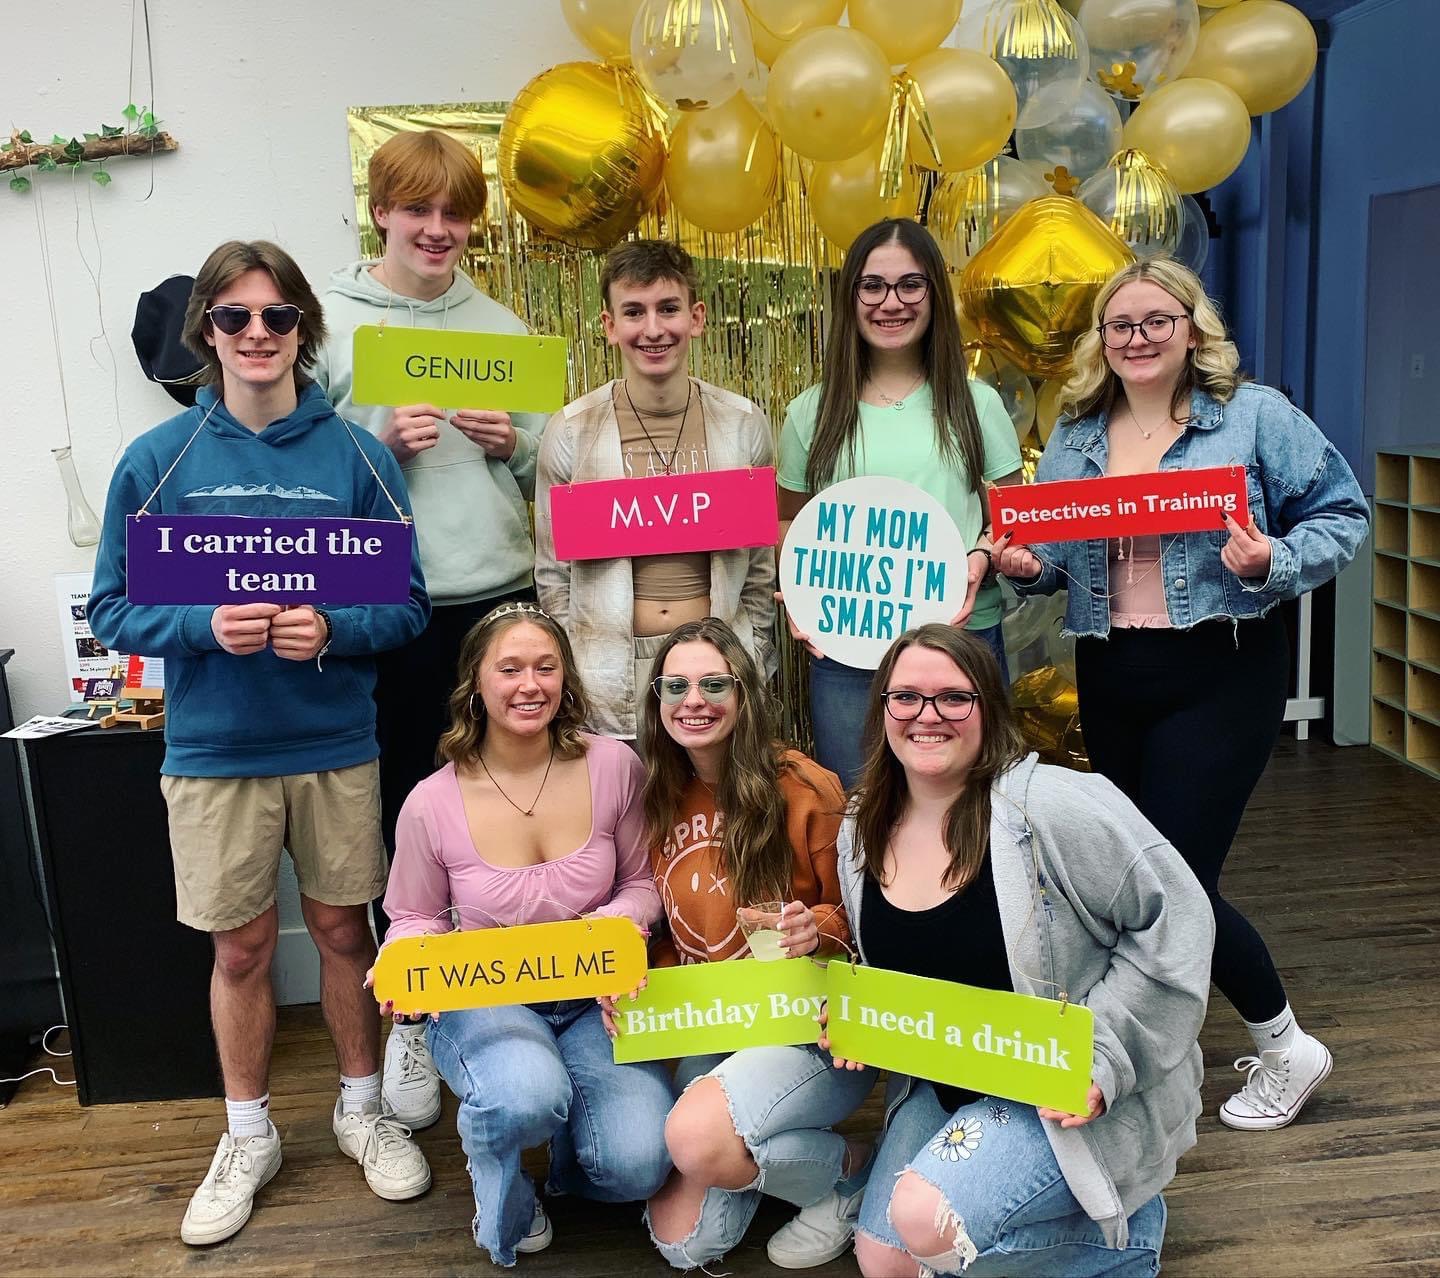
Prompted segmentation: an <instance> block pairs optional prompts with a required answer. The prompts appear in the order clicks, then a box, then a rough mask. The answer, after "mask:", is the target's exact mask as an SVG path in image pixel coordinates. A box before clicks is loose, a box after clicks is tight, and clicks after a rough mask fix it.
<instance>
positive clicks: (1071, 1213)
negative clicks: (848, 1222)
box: [858, 1080, 1165, 1278]
mask: <svg viewBox="0 0 1440 1278" xmlns="http://www.w3.org/2000/svg"><path fill="white" fill-rule="evenodd" d="M1041 1122H1042V1120H1041V1118H1040V1116H1039V1115H1038V1114H1036V1112H1035V1109H1034V1107H1033V1106H1031V1105H1020V1104H1017V1103H1016V1102H1014V1101H1006V1100H997V1099H994V1098H992V1097H988V1096H987V1097H982V1098H981V1099H980V1100H978V1101H975V1102H974V1103H973V1104H970V1105H963V1106H961V1108H959V1109H958V1110H956V1111H955V1113H954V1114H947V1113H946V1111H945V1110H944V1109H943V1108H942V1107H941V1105H940V1102H939V1100H937V1099H936V1096H935V1089H934V1088H933V1087H931V1086H930V1084H929V1083H924V1082H920V1081H918V1080H917V1081H916V1083H915V1085H914V1087H913V1088H912V1089H911V1092H910V1094H909V1096H907V1097H906V1098H905V1100H904V1101H903V1102H902V1103H901V1105H900V1108H899V1109H898V1110H896V1112H895V1114H894V1116H893V1117H892V1118H891V1120H890V1125H889V1126H888V1127H887V1128H886V1130H885V1137H884V1140H883V1141H882V1143H881V1145H880V1150H879V1152H878V1153H877V1154H876V1156H875V1162H874V1165H873V1166H872V1168H871V1171H870V1183H869V1186H868V1187H867V1189H866V1191H865V1200H864V1202H863V1203H862V1204H861V1206H860V1222H859V1226H858V1232H859V1233H861V1234H865V1235H867V1236H868V1237H870V1238H873V1239H874V1240H875V1241H877V1242H881V1243H884V1244H885V1245H886V1246H889V1247H895V1248H897V1249H899V1250H900V1251H904V1250H905V1249H906V1248H905V1244H904V1243H903V1242H901V1241H900V1238H899V1236H898V1235H897V1234H896V1232H895V1229H894V1227H893V1226H892V1225H891V1223H890V1195H891V1193H892V1192H893V1191H894V1187H895V1182H896V1180H897V1179H898V1178H899V1177H900V1176H901V1175H902V1174H903V1173H904V1172H907V1171H913V1172H914V1173H915V1174H916V1175H917V1176H919V1177H920V1178H921V1179H922V1180H923V1181H925V1183H926V1184H928V1185H933V1186H934V1187H935V1188H936V1189H938V1190H939V1191H940V1194H941V1197H942V1198H943V1199H944V1205H947V1206H948V1207H949V1209H950V1210H949V1212H948V1213H946V1214H945V1220H937V1222H936V1227H937V1228H939V1229H943V1226H944V1224H945V1223H955V1224H956V1225H957V1226H958V1232H957V1234H956V1239H957V1244H958V1245H957V1246H956V1247H955V1248H954V1249H953V1251H952V1252H950V1253H948V1254H947V1255H945V1256H932V1257H919V1258H918V1259H920V1260H922V1263H924V1264H925V1265H926V1266H927V1267H928V1268H929V1269H930V1270H931V1271H933V1272H935V1273H940V1274H958V1273H964V1274H965V1275H966V1278H981V1276H982V1275H985V1276H988V1275H999V1274H1003V1275H1005V1278H1012V1276H1013V1278H1021V1276H1029V1275H1045V1276H1047V1278H1050V1276H1053V1278H1099V1276H1100V1275H1105V1276H1106V1278H1153V1275H1155V1274H1157V1273H1158V1272H1159V1270H1160V1245H1161V1243H1162V1242H1163V1241H1164V1239H1165V1200H1164V1199H1163V1198H1161V1196H1160V1195H1159V1194H1156V1195H1155V1197H1154V1198H1152V1199H1151V1200H1150V1201H1149V1202H1147V1203H1145V1204H1144V1205H1143V1206H1141V1207H1139V1208H1138V1209H1137V1210H1136V1211H1135V1213H1134V1214H1133V1215H1132V1216H1131V1217H1130V1221H1129V1226H1130V1241H1129V1244H1128V1245H1127V1246H1125V1247H1123V1248H1121V1249H1118V1250H1117V1249H1116V1248H1114V1247H1111V1246H1109V1245H1108V1244H1107V1243H1106V1241H1105V1238H1104V1235H1103V1234H1102V1233H1101V1232H1100V1226H1099V1225H1097V1224H1096V1223H1095V1222H1094V1221H1093V1220H1091V1219H1090V1217H1089V1216H1087V1215H1086V1214H1085V1212H1084V1211H1083V1210H1082V1209H1081V1207H1080V1204H1079V1203H1078V1202H1076V1201H1075V1196H1074V1195H1073V1194H1072V1193H1071V1192H1070V1187H1069V1186H1068V1185H1067V1184H1066V1183H1065V1177H1064V1176H1063V1175H1062V1174H1061V1171H1060V1166H1059V1164H1058V1163H1056V1161H1055V1155H1054V1153H1053V1152H1052V1150H1051V1148H1050V1141H1049V1140H1048V1139H1047V1138H1046V1136H1045V1131H1044V1128H1043V1127H1042V1126H1041ZM967 1244H968V1245H967Z"/></svg>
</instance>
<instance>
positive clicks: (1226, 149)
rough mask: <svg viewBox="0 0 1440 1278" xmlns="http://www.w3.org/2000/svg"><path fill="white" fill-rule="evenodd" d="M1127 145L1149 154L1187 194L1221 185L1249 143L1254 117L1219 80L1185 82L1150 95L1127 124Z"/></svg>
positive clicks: (1159, 89) (1237, 163) (1243, 154)
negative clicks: (1251, 118) (1251, 119)
mask: <svg viewBox="0 0 1440 1278" xmlns="http://www.w3.org/2000/svg"><path fill="white" fill-rule="evenodd" d="M1125 145H1126V146H1127V147H1133V148H1134V149H1136V150H1139V151H1144V152H1145V154H1146V155H1148V156H1149V157H1150V158H1151V159H1152V160H1153V161H1155V163H1156V164H1158V165H1159V166H1160V167H1161V168H1162V169H1164V170H1165V172H1166V174H1167V175H1168V176H1169V178H1170V180H1171V181H1172V182H1174V183H1175V185H1176V187H1178V188H1179V190H1180V191H1181V192H1182V194H1185V195H1193V194H1194V193H1195V192H1196V191H1207V190H1209V189H1210V188H1211V187H1212V186H1219V185H1220V183H1221V182H1223V181H1224V180H1225V179H1226V178H1227V177H1229V176H1230V175H1231V174H1232V173H1234V172H1235V170H1236V169H1238V168H1239V167H1240V161H1241V160H1243V159H1244V158H1245V151H1246V149H1247V148H1248V147H1249V145H1250V113H1249V112H1248V111H1247V110H1246V109H1245V103H1244V102H1242V101H1241V99H1240V95H1239V94H1238V93H1236V92H1235V90H1234V89H1232V88H1230V87H1229V86H1228V85H1224V84H1220V83H1218V82H1217V81H1215V80H1200V79H1194V80H1192V79H1185V80H1176V81H1175V83H1174V84H1166V85H1163V86H1161V87H1160V88H1158V89H1156V90H1155V91H1154V92H1153V93H1151V94H1150V95H1149V96H1148V97H1147V98H1146V99H1145V101H1143V102H1142V103H1141V104H1140V105H1139V106H1138V107H1136V108H1135V114H1134V115H1132V116H1131V117H1130V118H1129V119H1128V120H1127V121H1126V122H1125Z"/></svg>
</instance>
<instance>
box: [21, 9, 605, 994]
mask: <svg viewBox="0 0 1440 1278" xmlns="http://www.w3.org/2000/svg"><path fill="white" fill-rule="evenodd" d="M137 7H138V6H137ZM0 8H3V12H4V21H3V30H4V37H3V39H4V44H5V48H6V49H7V50H9V51H11V53H12V56H9V57H7V58H6V59H5V71H4V77H3V82H4V94H3V99H4V100H3V103H0V107H3V110H4V111H5V112H6V116H5V117H4V119H3V121H0V129H3V130H4V131H5V132H6V133H8V130H9V128H10V127H11V126H12V125H13V127H15V128H19V129H29V130H30V131H31V133H32V134H33V135H34V136H35V137H36V138H37V139H39V138H41V137H44V138H45V139H48V138H49V137H50V136H51V135H52V134H54V133H62V134H64V135H66V136H67V137H68V136H71V135H75V136H79V135H80V134H81V133H83V132H84V131H86V130H90V131H92V132H94V131H97V130H98V125H99V124H100V122H102V121H103V122H105V123H107V124H118V123H120V122H121V121H120V112H121V110H122V108H123V107H124V106H125V103H126V100H127V99H126V92H127V83H128V81H129V70H128V68H127V66H126V59H127V56H128V52H129V45H130V35H129V29H128V23H129V19H130V12H131V5H130V3H129V2H128V0H111V2H109V3H104V2H102V0H79V2H78V3H72V4H68V5H63V6H54V5H41V4H36V3H33V2H32V3H23V4H22V3H16V4H13V5H12V4H5V5H3V6H0ZM150 9H151V21H152V33H153V42H154V54H155V82H156V102H155V109H156V112H157V114H158V115H159V116H160V118H161V120H162V122H163V127H164V128H165V129H166V130H167V131H169V132H170V133H172V134H173V135H174V136H175V138H176V139H177V140H178V141H179V143H180V150H179V151H177V152H175V153H174V154H171V155H163V156H160V157H158V158H157V159H156V160H155V161H154V169H153V171H154V178H155V188H154V193H153V194H152V195H151V196H150V198H149V199H148V200H147V199H145V195H146V191H147V189H148V187H149V178H150V171H151V164H150V161H149V160H146V159H122V160H115V161H112V162H111V163H110V164H109V165H108V166H107V167H108V168H110V170H111V172H112V173H113V175H114V181H113V183H112V184H111V185H110V186H109V187H108V188H106V189H103V190H102V189H101V188H100V187H98V186H95V184H94V183H93V182H92V181H90V180H89V178H88V175H87V176H86V177H85V180H84V181H82V182H79V183H75V184H72V182H71V180H70V178H69V176H68V175H66V174H63V173H53V174H42V175H38V176H36V177H35V183H34V186H33V187H32V189H31V192H30V193H29V194H27V195H16V194H15V193H13V192H12V191H10V190H9V189H8V188H7V186H6V185H5V184H4V182H3V181H0V281H3V284H0V352H3V353H0V379H3V386H4V398H3V404H4V408H3V410H0V412H3V419H0V420H3V427H0V430H3V438H4V440H5V442H6V454H7V455H6V458H5V465H4V467H3V470H0V475H3V477H4V485H5V486H4V497H3V499H0V648H14V649H15V656H14V658H13V659H12V661H11V662H10V665H9V667H8V671H7V673H8V675H9V679H10V687H11V691H12V694H13V696H14V700H15V713H16V716H17V718H19V719H24V718H28V717H29V716H30V715H32V714H37V713H41V712H44V713H51V712H54V711H55V710H57V709H58V708H59V707H60V706H62V705H63V704H65V702H66V700H67V693H66V675H65V665H64V660H63V657H62V654H61V650H60V646H59V633H58V625H57V621H56V616H55V603H54V588H53V584H52V580H51V579H52V577H53V576H54V574H55V573H57V572H73V571H78V570H84V569H88V568H90V567H91V565H92V563H93V561H94V552H93V550H77V549H76V548H75V547H74V546H72V545H71V544H70V542H69V540H68V538H67V536H66V530H65V499H64V492H63V490H62V488H61V486H60V480H59V477H58V474H57V472H56V470H55V464H54V461H53V459H52V458H51V455H50V450H51V449H52V448H56V447H59V446H60V445H62V444H63V443H64V442H65V427H64V416H63V412H62V407H61V403H62V401H61V394H60V379H59V376H58V375H57V372H56V360H55V348H54V343H53V342H52V340H51V335H50V319H49V303H48V301H47V298H46V288H45V282H44V270H43V267H42V255H41V251H40V237H39V231H38V229H37V226H36V212H37V208H38V207H41V206H42V205H41V202H43V209H44V215H45V216H44V226H45V228H46V231H47V233H48V238H49V242H50V250H51V257H52V262H51V270H52V272H53V281H54V293H55V306H56V313H57V323H58V327H59V334H60V354H61V358H62V359H63V362H64V370H65V387H66V391H67V393H68V397H69V404H70V421H71V429H72V432H73V437H74V447H75V459H76V463H77V466H78V469H79V472H80V477H81V480H82V482H83V484H84V488H85V492H86V494H87V496H88V497H89V499H90V504H91V505H92V506H93V507H94V509H95V511H96V514H97V515H98V514H100V513H101V512H102V509H103V504H104V498H105V491H106V488H107V486H108V484H109V481H110V473H111V470H112V468H113V465H114V459H115V456H116V452H117V448H118V446H119V445H120V443H121V441H122V439H123V440H124V441H125V442H127V443H128V442H129V441H130V440H133V439H134V438H135V437H136V436H137V435H139V434H141V433H142V432H144V431H145V430H148V429H149V428H150V427H151V426H153V425H155V424H156V423H157V422H160V421H162V420H164V419H165V418H166V417H169V416H171V415H172V414H173V413H174V412H176V411H178V406H177V405H176V404H175V403H174V401H172V400H171V399H170V398H169V396H167V395H166V394H165V393H164V392H163V391H162V390H161V389H160V388H159V387H158V386H155V385H153V384H152V383H150V382H148V381H146V380H145V378H144V376H143V375H142V374H141V372H140V369H139V366H138V364H137V363H136V361H135V356H134V350H133V348H132V346H131V344H130V327H131V324H132V322H133V320H134V314H135V302H136V299H137V298H138V296H139V294H140V293H141V292H143V291H145V290H146V289H149V288H152V287H153V286H154V285H155V284H157V283H158V282H159V281H160V280H162V279H164V278H165V277H166V276H167V275H173V274H176V273H183V274H186V275H193V274H195V272H196V270H198V269H199V266H200V264H201V262H203V261H204V259H205V256H206V254H207V253H209V251H210V250H211V249H212V248H214V247H215V246H216V245H217V244H219V243H221V242H222V241H224V240H227V239H271V240H275V241H276V242H278V243H279V244H281V245H282V246H283V247H285V248H286V249H288V250H289V251H290V252H291V253H292V254H293V255H294V256H295V257H296V259H297V260H298V261H299V262H300V264H301V266H302V267H303V268H304V270H305V271H306V273H307V275H308V276H309V278H310V281H311V283H312V284H313V285H315V286H316V291H317V292H318V291H320V286H321V285H322V284H323V281H324V279H325V277H326V276H327V275H328V274H329V272H330V271H331V270H333V269H334V268H335V267H337V266H340V265H342V264H343V263H345V262H347V261H350V260H353V259H354V258H355V256H356V255H357V252H358V248H357V243H356V237H355V232H354V230H353V226H352V223H353V221H354V196H353V191H352V187H351V181H350V156H349V149H348V145H347V139H346V130H345V110H346V108H347V107H351V106H361V105H369V104H381V103H384V104H397V103H435V102H475V101H482V102H483V101H504V100H508V99H509V98H511V97H513V96H514V94H515V92H516V91H517V90H518V89H519V88H520V87H521V86H522V85H524V84H525V82H526V81H528V80H529V79H530V78H531V77H532V76H534V75H536V74H537V73H538V72H540V71H541V70H543V69H544V68H545V67H547V66H550V65H552V64H554V63H556V62H564V61H568V60H570V59H572V58H581V57H588V56H589V55H588V54H587V53H586V52H585V50H584V48H583V47H582V46H581V45H580V44H579V43H578V42H577V41H576V40H575V38H574V37H573V36H572V35H571V34H570V31H569V30H568V28H566V26H565V24H564V21H563V20H562V18H561V16H560V6H559V3H558V0H540V2H539V3H535V4H527V3H515V2H514V0H427V2H426V3H425V4H423V5H422V4H403V3H380V2H379V0H349V2H348V3H346V4H344V5H340V4H335V3H319V2H318V0H299V2H298V3H291V4H273V3H272V4H262V5H239V4H217V3H209V2H208V0H207V2H204V3H172V4H162V3H152V4H151V6H150ZM137 45H138V48H137V53H136V63H137V65H136V67H135V71H134V77H135V88H134V93H135V101H136V102H137V103H142V104H143V103H144V102H145V101H146V95H147V93H148V90H147V89H146V88H145V85H146V75H145V68H144V63H143V57H144V54H143V50H144V42H143V37H142V36H141V35H140V31H139V24H138V23H137ZM19 51H24V52H23V53H21V52H19ZM3 176H8V175H0V177H3ZM37 191H38V194H39V201H37ZM92 197H93V198H92ZM77 201H78V212H79V219H78V221H79V228H80V242H81V245H82V246H83V247H84V251H85V253H86V254H87V256H88V257H89V260H90V262H91V264H92V266H94V265H96V264H97V263H98V265H99V267H100V280H101V283H100V298H99V304H98V310H97V302H96V296H95V289H94V286H93V285H92V283H91V281H90V278H89V276H88V275H87V273H86V270H85V267H84V265H83V264H82V261H81V260H80V257H79V252H78V250H77V247H76V234H77ZM92 204H93V210H94V219H95V226H96V227H97V228H98V232H99V253H98V255H97V252H96V246H95V241H94V238H93V236H92V234H91V231H90V216H91V207H92ZM101 315H103V317H104V328H105V331H106V332H107V333H108V334H109V340H110V346H111V347H112V348H113V350H114V355H115V365H116V367H117V369H118V389H115V384H114V382H112V377H111V374H110V372H109V364H108V356H107V353H106V351H105V348H104V343H103V342H101V341H99V340H97V339H98V338H99V336H100V332H101V325H100V316H101ZM92 349H93V350H94V351H95V353H96V356H98V358H99V361H105V363H104V365H103V366H102V363H101V362H97V359H96V358H95V357H92V354H91V352H92ZM117 395H118V399H119V414H118V421H117V414H116V410H115V399H116V397H117ZM288 869H289V866H288V862H287V863H286V870H287V873H286V876H285V881H284V882H283V883H282V885H281V925H282V928H284V933H283V936H282V942H283V943H282V946H281V950H280V953H279V954H278V955H277V962H276V972H275V975H276V981H277V985H278V987H279V989H280V994H281V998H282V1000H284V1001H286V1002H296V1001H308V1000H310V999H313V998H314V997H315V989H316V970H317V967H316V959H315V952H314V949H313V947H311V945H310V943H309V940H308V938H307V937H306V936H305V933H304V931H303V927H302V926H301V925H300V920H299V911H298V901H297V897H296V893H295V887H294V880H293V876H291V875H290V874H289V873H288Z"/></svg>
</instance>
